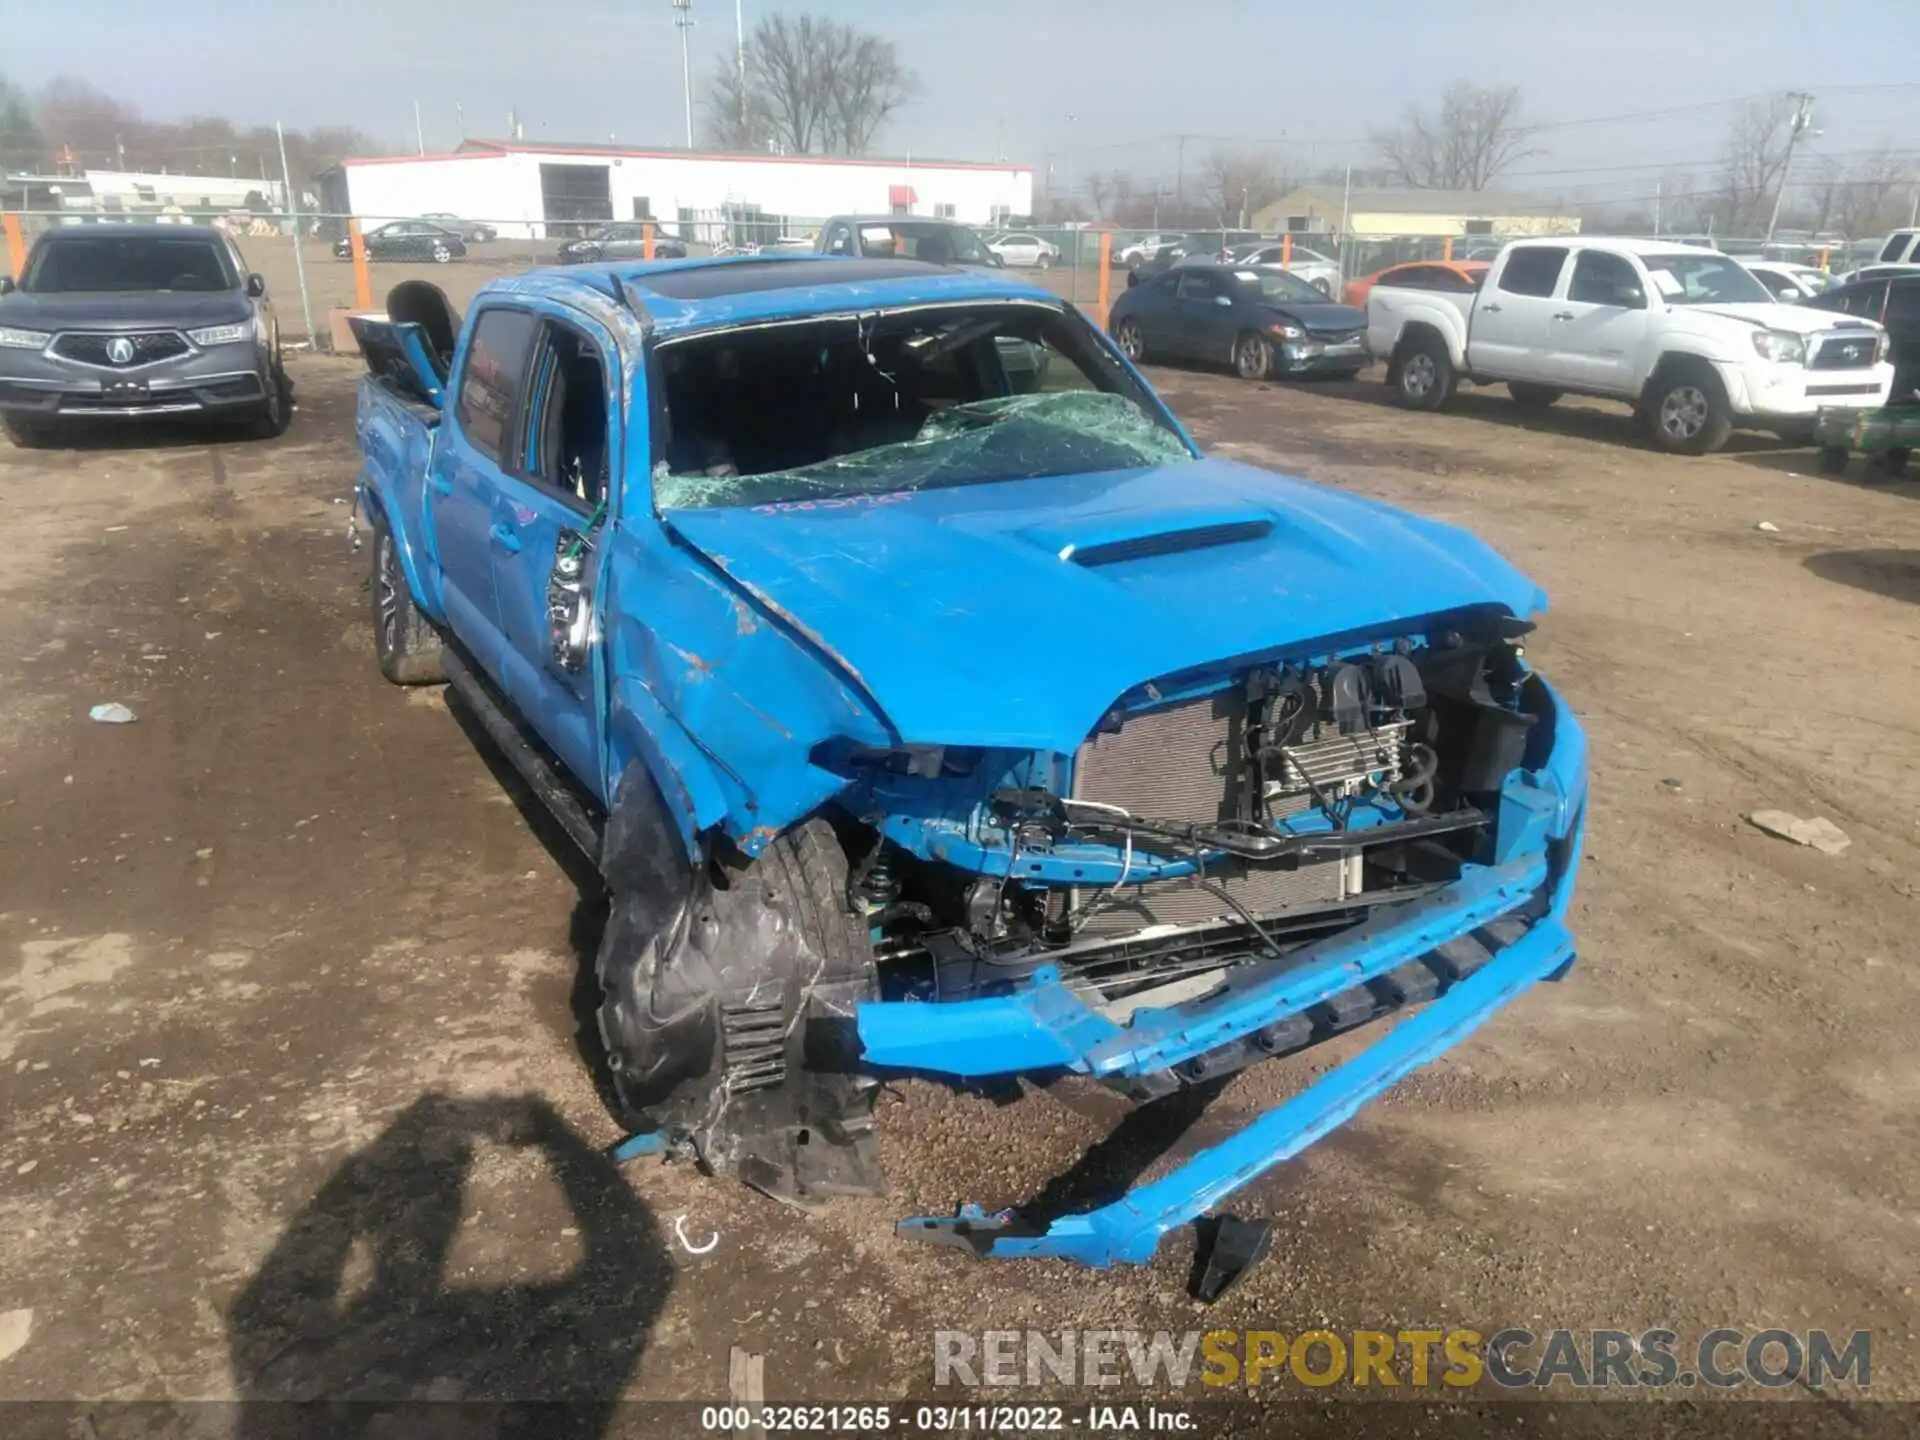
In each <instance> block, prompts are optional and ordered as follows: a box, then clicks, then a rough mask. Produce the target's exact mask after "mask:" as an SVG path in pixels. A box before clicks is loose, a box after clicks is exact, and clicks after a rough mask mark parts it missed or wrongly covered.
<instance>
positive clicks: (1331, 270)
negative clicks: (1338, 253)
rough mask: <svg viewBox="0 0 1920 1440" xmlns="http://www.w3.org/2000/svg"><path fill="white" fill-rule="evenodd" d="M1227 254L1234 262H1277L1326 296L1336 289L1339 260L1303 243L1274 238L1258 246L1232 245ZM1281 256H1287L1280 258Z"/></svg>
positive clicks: (1238, 263) (1253, 263) (1338, 278)
mask: <svg viewBox="0 0 1920 1440" xmlns="http://www.w3.org/2000/svg"><path fill="white" fill-rule="evenodd" d="M1228 255H1229V256H1231V258H1232V263H1234V264H1235V265H1278V266H1280V267H1281V268H1282V269H1284V270H1285V271H1286V272H1287V273H1288V274H1289V275H1298V276H1299V277H1300V278H1301V279H1302V280H1304V281H1306V282H1307V283H1308V284H1309V285H1311V286H1313V288H1314V289H1316V290H1318V291H1319V292H1320V293H1321V294H1322V295H1325V296H1327V297H1328V298H1332V296H1333V295H1334V293H1335V292H1336V291H1338V290H1339V288H1340V262H1339V261H1338V260H1335V259H1332V258H1331V257H1329V256H1326V255H1322V254H1321V253H1320V252H1319V251H1318V250H1309V249H1308V248H1307V247H1306V246H1304V245H1294V246H1291V247H1288V246H1286V245H1283V244H1282V243H1281V242H1280V241H1278V240H1270V241H1266V242H1264V243H1263V244H1259V245H1236V246H1234V247H1233V249H1232V250H1231V251H1229V252H1228ZM1282 255H1288V256H1289V257H1290V258H1288V259H1286V260H1282V259H1281V258H1280V257H1281V256H1282Z"/></svg>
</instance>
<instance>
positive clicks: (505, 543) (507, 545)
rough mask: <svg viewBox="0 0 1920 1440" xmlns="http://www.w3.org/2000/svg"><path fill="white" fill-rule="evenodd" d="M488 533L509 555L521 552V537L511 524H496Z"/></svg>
mask: <svg viewBox="0 0 1920 1440" xmlns="http://www.w3.org/2000/svg"><path fill="white" fill-rule="evenodd" d="M487 533H488V534H489V535H491V536H492V537H493V543H494V544H496V545H498V546H499V547H500V548H501V549H502V550H504V551H506V552H507V553H508V554H509V555H518V554H519V553H520V537H519V536H518V535H516V534H514V533H513V528H512V527H511V526H508V525H495V526H494V527H493V528H492V529H491V530H489V531H488V532H487Z"/></svg>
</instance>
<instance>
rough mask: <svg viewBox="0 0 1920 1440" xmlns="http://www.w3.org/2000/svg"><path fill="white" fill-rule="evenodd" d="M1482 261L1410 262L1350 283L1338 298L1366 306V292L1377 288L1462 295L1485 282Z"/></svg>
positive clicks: (1485, 266) (1486, 267) (1484, 264)
mask: <svg viewBox="0 0 1920 1440" xmlns="http://www.w3.org/2000/svg"><path fill="white" fill-rule="evenodd" d="M1487 269H1488V262H1487V261H1485V260H1410V261H1408V262H1407V263H1406V264H1404V265H1389V266H1387V268H1386V269H1384V270H1376V271H1374V272H1373V274H1371V275H1365V276H1362V277H1361V278H1360V279H1358V280H1349V281H1348V282H1347V286H1346V288H1345V289H1344V290H1342V291H1341V292H1340V298H1341V299H1342V300H1344V301H1346V303H1347V304H1349V305H1360V306H1365V305H1366V303H1367V292H1368V291H1369V290H1371V289H1372V288H1373V287H1374V286H1376V285H1411V286H1415V287H1417V288H1419V289H1422V290H1453V291H1459V292H1462V293H1465V292H1470V291H1474V290H1478V289H1479V288H1480V282H1481V281H1482V280H1484V279H1486V278H1487Z"/></svg>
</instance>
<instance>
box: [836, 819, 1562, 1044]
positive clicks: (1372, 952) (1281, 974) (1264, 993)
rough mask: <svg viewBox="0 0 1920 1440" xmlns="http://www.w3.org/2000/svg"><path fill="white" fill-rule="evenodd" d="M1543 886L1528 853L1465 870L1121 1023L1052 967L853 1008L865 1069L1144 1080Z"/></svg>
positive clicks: (1540, 864) (1472, 925)
mask: <svg viewBox="0 0 1920 1440" xmlns="http://www.w3.org/2000/svg"><path fill="white" fill-rule="evenodd" d="M1546 879H1547V861H1546V858H1545V857H1544V856H1543V855H1540V854H1537V853H1536V854H1534V855H1531V856H1526V857H1523V858H1521V859H1519V860H1515V861H1511V862H1509V863H1508V864H1505V865H1500V866H1494V867H1491V868H1486V869H1479V870H1474V871H1471V872H1469V873H1468V874H1466V875H1463V876H1462V877H1461V878H1460V879H1459V880H1457V881H1455V882H1454V883H1453V884H1451V885H1449V886H1447V887H1446V889H1444V890H1442V891H1440V892H1439V893H1438V894H1437V895H1434V896H1431V897H1430V898H1428V899H1426V900H1423V901H1421V902H1420V903H1418V904H1416V905H1413V906H1411V907H1408V908H1407V909H1403V910H1396V911H1393V912H1390V913H1388V914H1385V915H1381V916H1378V917H1376V918H1374V919H1372V920H1368V921H1365V922H1363V923H1362V924H1359V925H1356V926H1354V927H1353V928H1352V929H1350V930H1343V931H1341V932H1340V933H1339V934H1337V935H1334V936H1331V937H1329V938H1328V939H1326V940H1322V941H1320V942H1319V943H1317V944H1314V945H1308V946H1305V947H1303V948H1301V949H1299V950H1296V951H1293V952H1292V953H1290V954H1288V955H1286V956H1283V957H1281V958H1280V959H1277V960H1270V961H1264V962H1262V963H1260V964H1257V965H1250V966H1248V967H1246V969H1244V970H1242V971H1240V972H1237V973H1236V974H1234V975H1233V976H1232V977H1230V978H1229V979H1228V980H1227V981H1226V982H1225V983H1224V984H1223V985H1222V986H1221V988H1220V989H1219V990H1216V991H1215V992H1214V993H1213V994H1211V995H1209V996H1206V997H1205V998H1203V999H1199V1000H1196V1001H1193V1002H1191V1003H1189V1004H1187V1005H1183V1006H1179V1007H1177V1008H1174V1009H1168V1010H1142V1011H1140V1012H1138V1013H1137V1014H1135V1015H1134V1017H1133V1019H1132V1020H1131V1021H1130V1022H1129V1023H1128V1024H1127V1025H1126V1026H1124V1027H1122V1026H1119V1025H1115V1024H1114V1023H1113V1022H1112V1021H1111V1020H1108V1019H1106V1018H1105V1017H1104V1016H1102V1015H1100V1014H1098V1013H1096V1012H1095V1011H1094V1010H1092V1009H1091V1008H1090V1007H1089V1006H1087V1005H1086V1004H1085V1003H1084V1002H1083V1001H1082V1000H1080V998H1079V997H1078V996H1076V995H1074V994H1073V993H1072V992H1070V991H1068V990H1067V989H1066V987H1065V986H1063V985H1061V984H1060V981H1059V978H1058V975H1057V973H1055V972H1053V971H1052V970H1051V969H1048V970H1043V971H1041V972H1039V973H1038V974H1037V975H1036V977H1035V978H1036V983H1035V984H1034V985H1032V986H1031V987H1029V988H1028V989H1026V990H1023V991H1020V992H1019V993H1017V994H1013V995H1003V996H993V997H989V998H986V999H981V1000H956V1001H951V1002H948V1003H945V1004H924V1003H914V1002H909V1001H881V1002H877V1003H874V1004H869V1005H862V1006H861V1007H860V1009H859V1012H858V1019H859V1028H860V1042H861V1045H862V1046H863V1048H864V1051H865V1059H866V1063H867V1064H868V1065H875V1066H886V1067H896V1068H899V1069H903V1070H916V1071H932V1072H938V1073H942V1074H949V1075H960V1076H965V1077H967V1078H975V1077H979V1076H984V1075H1006V1074H1013V1073H1017V1072H1020V1071H1027V1070H1042V1069H1050V1068H1054V1067H1060V1066H1064V1067H1065V1068H1067V1069H1070V1070H1074V1071H1077V1072H1079V1073H1081V1074H1091V1075H1099V1076H1111V1075H1145V1074H1150V1073H1152V1072H1154V1071H1158V1070H1164V1069H1167V1068H1169V1067H1170V1066H1173V1065H1177V1064H1179V1063H1180V1062H1181V1061H1183V1060H1189V1059H1191V1058H1193V1057H1194V1056H1196V1055H1200V1054H1203V1053H1204V1052H1206V1051H1208V1050H1212V1049H1215V1048H1216V1047H1218V1046H1221V1045H1224V1044H1226V1043H1227V1042H1229V1041H1232V1040H1238V1039H1240V1038H1242V1037H1244V1036H1247V1035H1250V1034H1252V1033H1253V1032H1254V1031H1256V1030H1258V1029H1260V1028H1262V1027H1263V1026H1266V1025H1271V1024H1273V1023H1275V1022H1276V1021H1279V1020H1283V1019H1285V1018H1286V1017H1287V1016H1288V1015H1294V1014H1298V1013H1299V1012H1300V1011H1302V1010H1306V1009H1308V1008H1309V1007H1311V1006H1313V1005H1317V1004H1319V1003H1320V1002H1322V1001H1324V1000H1328V999H1331V998H1332V997H1333V996H1335V995H1337V994H1340V993H1342V992H1343V991H1346V990H1350V989H1352V988H1353V987H1354V986H1356V985H1359V984H1362V983H1364V982H1365V981H1367V980H1370V979H1373V978H1374V977H1375V976H1378V975H1384V974H1385V973H1386V972H1387V971H1389V970H1393V969H1395V968H1397V967H1398V966H1400V965H1403V964H1405V963H1406V962H1407V961H1409V960H1413V959H1416V958H1418V957H1419V956H1421V955H1423V954H1425V953H1426V952H1427V951H1429V950H1432V949H1434V948H1436V947H1437V946H1440V945H1443V944H1445V943H1446V942H1447V941H1449V940H1453V939H1456V938H1458V937H1459V936H1462V935H1465V934H1468V933H1470V932H1471V931H1473V930H1476V929H1478V928H1479V927H1480V926H1482V925H1485V924H1487V923H1488V922H1489V921H1491V920H1496V919H1498V918H1499V917H1500V916H1502V915H1504V914H1506V913H1507V912H1508V911H1509V910H1512V909H1513V908H1515V907H1516V906H1518V905H1520V904H1522V903H1523V902H1524V901H1525V900H1526V899H1527V898H1528V897H1529V896H1530V895H1532V894H1533V892H1534V891H1536V890H1538V889H1539V888H1540V886H1541V885H1542V884H1543V883H1544V882H1545V881H1546Z"/></svg>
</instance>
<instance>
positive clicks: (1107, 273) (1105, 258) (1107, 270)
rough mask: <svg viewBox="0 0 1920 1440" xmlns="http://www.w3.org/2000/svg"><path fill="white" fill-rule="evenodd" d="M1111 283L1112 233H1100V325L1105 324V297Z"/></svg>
mask: <svg viewBox="0 0 1920 1440" xmlns="http://www.w3.org/2000/svg"><path fill="white" fill-rule="evenodd" d="M1112 281H1113V232H1112V231H1111V230H1102V231H1101V232H1100V323H1101V324H1102V325H1105V324H1106V323H1107V295H1108V292H1109V289H1110V288H1111V284H1112Z"/></svg>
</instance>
